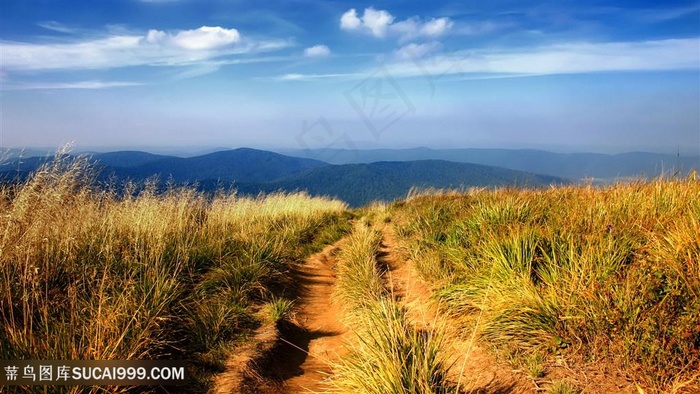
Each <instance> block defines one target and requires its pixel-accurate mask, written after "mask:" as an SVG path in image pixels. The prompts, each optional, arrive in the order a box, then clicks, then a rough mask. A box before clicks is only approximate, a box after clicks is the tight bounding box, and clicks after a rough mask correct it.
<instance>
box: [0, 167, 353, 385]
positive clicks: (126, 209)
mask: <svg viewBox="0 0 700 394" xmlns="http://www.w3.org/2000/svg"><path fill="white" fill-rule="evenodd" d="M91 171H92V170H91V168H90V166H89V165H88V163H87V160H86V159H78V160H73V159H68V158H66V157H62V158H61V157H59V158H58V159H57V160H56V161H54V162H52V163H51V164H49V165H47V166H45V167H43V168H41V169H40V170H38V171H37V172H36V173H35V174H34V175H33V176H32V177H31V178H30V179H28V180H27V181H26V182H24V183H23V184H21V185H17V186H5V187H3V188H0V358H3V359H59V360H60V359H99V360H111V359H159V358H175V357H177V358H185V359H189V360H191V361H192V364H193V365H194V366H195V367H196V369H197V371H195V372H196V374H195V375H196V378H197V381H195V382H193V384H192V387H190V388H188V390H190V391H203V390H206V385H207V376H208V375H209V374H211V373H212V372H215V371H216V370H218V369H220V368H221V367H222V363H223V359H224V358H225V357H226V355H227V354H228V353H227V352H230V349H231V347H232V346H231V341H233V340H236V339H239V338H241V337H242V336H245V335H246V333H247V332H249V330H250V329H251V328H254V327H255V326H256V325H258V324H259V322H258V321H257V317H256V316H257V315H256V314H255V311H256V310H257V309H259V308H260V307H261V306H262V305H264V304H265V303H266V302H276V301H278V300H280V299H282V298H281V297H285V296H288V293H289V292H290V291H289V287H288V286H287V285H289V283H287V282H285V278H286V277H288V275H287V272H288V268H289V264H290V263H291V262H293V261H296V260H298V259H300V258H302V257H303V256H304V255H305V254H308V253H309V252H310V251H311V250H312V249H313V248H318V247H319V246H320V245H316V244H315V241H314V240H315V239H316V237H317V236H318V235H319V233H320V232H322V231H323V230H324V229H326V228H329V227H333V226H334V225H338V223H339V222H341V221H342V220H343V218H341V216H340V214H341V213H342V212H344V211H345V209H346V206H345V204H344V203H342V202H339V201H335V200H330V199H324V198H312V197H309V196H308V195H305V194H290V195H287V194H274V195H269V196H260V197H258V198H246V197H238V196H236V195H220V196H217V197H215V198H213V199H212V200H210V199H208V198H206V197H205V196H203V195H201V194H199V193H197V192H195V191H194V190H191V189H173V190H169V191H165V192H162V193H157V192H156V191H155V188H154V187H153V186H148V185H147V186H146V187H145V189H143V190H142V191H140V192H139V193H131V192H130V191H129V187H127V188H126V190H127V191H126V192H125V193H124V194H123V196H121V197H120V196H118V195H117V194H116V193H114V192H107V191H105V190H104V189H100V188H96V187H93V186H91V184H92V172H91ZM325 236H331V237H333V236H335V237H339V236H340V234H332V233H331V234H330V235H328V234H326V235H325ZM127 389H128V387H113V388H108V389H106V390H107V391H113V392H118V391H126V390H127ZM27 390H28V391H31V390H36V391H37V392H43V391H42V390H43V389H42V388H41V387H34V388H27ZM56 390H59V391H61V390H63V391H65V392H83V391H85V389H84V388H76V387H63V388H56ZM104 390H105V389H104V388H101V389H97V388H95V389H88V390H87V391H94V392H97V391H100V392H102V391H104Z"/></svg>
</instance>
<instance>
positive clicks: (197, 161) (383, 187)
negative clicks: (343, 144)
mask: <svg viewBox="0 0 700 394" xmlns="http://www.w3.org/2000/svg"><path fill="white" fill-rule="evenodd" d="M46 160H47V158H43V157H42V158H30V159H22V160H21V161H16V162H14V163H10V164H8V165H7V166H4V167H0V178H2V179H3V180H4V181H10V182H11V181H12V180H13V179H16V178H17V176H18V175H19V177H20V178H22V177H24V176H26V175H27V174H28V173H29V172H30V171H32V170H34V169H36V167H37V166H38V165H39V164H41V163H42V162H45V161H46ZM92 160H94V161H95V163H96V165H97V168H98V169H99V170H100V171H101V172H100V175H99V178H98V180H100V181H110V182H116V184H115V185H116V186H117V187H119V185H120V184H121V182H123V181H124V180H127V179H131V180H135V181H137V182H140V181H143V180H145V179H147V178H151V177H153V176H158V178H159V179H160V181H161V186H162V187H164V186H165V182H167V181H169V180H173V181H174V182H175V183H176V184H184V183H189V184H193V183H198V184H199V187H200V188H201V189H202V190H206V191H213V190H216V189H219V188H223V189H230V188H236V189H238V190H239V192H240V193H243V194H258V193H260V192H274V191H278V190H284V191H295V190H306V191H308V192H309V193H311V194H313V195H327V196H332V197H337V198H340V199H342V200H344V201H347V202H348V203H350V204H351V205H353V206H360V205H363V204H366V203H368V202H371V201H374V200H385V201H391V200H393V199H396V198H401V197H405V196H406V193H408V191H409V190H410V189H411V188H412V187H418V188H429V187H432V188H462V187H472V186H534V187H536V186H542V185H549V184H552V183H561V182H564V180H563V179H561V178H557V177H552V176H545V175H535V174H531V173H525V172H521V171H515V170H509V169H505V168H497V167H493V166H485V165H479V164H470V163H456V162H449V161H444V160H419V161H405V162H396V161H394V162H388V161H383V162H376V163H370V164H366V163H362V164H345V165H331V164H328V163H324V162H322V161H318V160H311V159H304V158H297V157H290V156H284V155H280V154H277V153H273V152H267V151H261V150H255V149H247V148H241V149H235V150H229V151H219V152H214V153H210V154H206V155H202V156H197V157H191V158H180V157H173V156H160V155H153V154H150V153H145V152H136V151H122V152H112V153H104V154H95V155H93V156H92ZM17 166H19V168H20V171H18V170H17V168H18V167H17ZM3 172H4V174H3Z"/></svg>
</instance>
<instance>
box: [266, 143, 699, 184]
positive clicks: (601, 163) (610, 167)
mask: <svg viewBox="0 0 700 394" xmlns="http://www.w3.org/2000/svg"><path fill="white" fill-rule="evenodd" d="M279 152H280V153H282V154H286V155H290V156H296V157H306V158H314V159H317V160H322V161H325V162H328V163H331V164H351V163H372V162H377V161H412V160H447V161H452V162H458V163H474V164H482V165H487V166H496V167H503V168H508V169H512V170H517V171H525V172H531V173H535V174H544V175H551V176H557V177H562V178H568V179H573V180H581V179H584V178H590V177H593V178H601V179H605V180H614V179H615V178H625V177H636V176H646V177H654V176H658V175H660V174H661V171H662V170H664V171H665V172H666V173H668V172H669V171H671V170H673V169H675V167H677V166H678V165H680V167H681V169H682V170H683V172H687V171H688V170H690V169H693V168H695V169H700V151H699V152H698V155H696V156H681V157H680V160H679V158H678V157H677V156H676V155H665V154H659V153H648V152H630V153H621V154H613V155H610V154H602V153H554V152H548V151H543V150H535V149H476V148H470V149H429V148H412V149H374V150H351V149H311V150H309V149H287V150H279Z"/></svg>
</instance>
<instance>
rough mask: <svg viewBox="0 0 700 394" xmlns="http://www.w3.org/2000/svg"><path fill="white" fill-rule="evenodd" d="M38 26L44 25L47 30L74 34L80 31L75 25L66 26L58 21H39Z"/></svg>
mask: <svg viewBox="0 0 700 394" xmlns="http://www.w3.org/2000/svg"><path fill="white" fill-rule="evenodd" d="M37 26H39V27H42V28H44V29H46V30H51V31H56V32H59V33H66V34H73V33H76V32H78V31H79V29H76V28H74V27H70V26H66V25H64V24H63V23H59V22H56V21H44V22H39V23H37Z"/></svg>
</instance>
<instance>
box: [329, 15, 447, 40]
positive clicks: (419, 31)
mask: <svg viewBox="0 0 700 394" xmlns="http://www.w3.org/2000/svg"><path fill="white" fill-rule="evenodd" d="M394 19H395V18H394V16H393V15H391V14H390V13H389V12H388V11H385V10H377V9H374V8H373V7H369V8H365V10H364V13H363V14H362V17H361V18H358V16H357V11H356V10H355V9H354V8H351V9H349V10H348V11H346V12H345V13H344V14H343V15H342V16H341V17H340V27H341V28H342V29H344V30H359V31H363V32H365V33H368V34H371V35H373V36H375V37H379V38H383V37H385V36H387V35H394V36H397V37H398V38H399V39H400V40H403V41H406V40H410V39H414V38H417V37H428V38H435V37H439V36H441V35H443V34H445V33H446V32H447V31H448V30H450V29H451V28H452V26H453V25H454V23H453V22H452V21H451V20H450V18H438V19H431V20H428V21H423V20H422V19H421V18H420V17H417V16H414V17H412V18H408V19H405V20H403V21H399V22H396V23H394Z"/></svg>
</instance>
